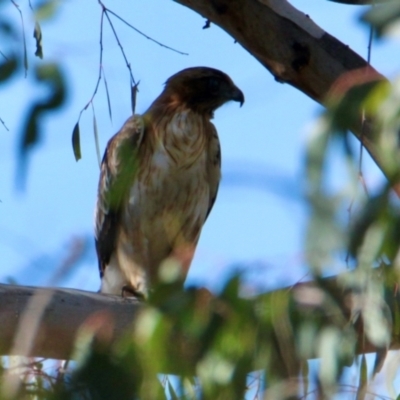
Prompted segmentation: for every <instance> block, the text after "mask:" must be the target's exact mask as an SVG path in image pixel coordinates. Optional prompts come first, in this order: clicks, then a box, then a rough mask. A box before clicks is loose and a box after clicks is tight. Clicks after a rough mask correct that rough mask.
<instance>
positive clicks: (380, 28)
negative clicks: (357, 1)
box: [361, 0, 400, 36]
mask: <svg viewBox="0 0 400 400" xmlns="http://www.w3.org/2000/svg"><path fill="white" fill-rule="evenodd" d="M399 19H400V2H398V1H397V0H391V1H388V2H387V4H382V5H381V6H380V7H374V8H372V9H371V10H369V11H367V12H366V13H365V14H363V15H362V17H361V20H362V21H363V22H366V23H368V24H371V25H373V26H374V28H375V30H376V33H377V35H378V36H382V35H385V34H388V33H390V32H394V31H395V30H397V31H398V30H399V24H400V21H399Z"/></svg>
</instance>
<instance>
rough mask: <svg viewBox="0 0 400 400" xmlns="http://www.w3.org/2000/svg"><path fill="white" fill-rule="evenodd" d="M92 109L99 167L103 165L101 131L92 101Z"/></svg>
mask: <svg viewBox="0 0 400 400" xmlns="http://www.w3.org/2000/svg"><path fill="white" fill-rule="evenodd" d="M92 109H93V133H94V143H95V146H96V154H97V161H98V163H99V167H100V166H101V155H100V145H99V133H98V129H97V120H96V114H95V112H94V107H93V103H92Z"/></svg>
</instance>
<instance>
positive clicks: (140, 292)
mask: <svg viewBox="0 0 400 400" xmlns="http://www.w3.org/2000/svg"><path fill="white" fill-rule="evenodd" d="M229 100H235V101H239V102H240V103H241V104H242V103H243V101H244V97H243V94H242V92H241V91H240V90H239V89H238V88H237V87H236V86H235V85H234V84H233V82H232V80H231V79H230V78H229V77H228V76H227V75H226V74H224V73H223V72H221V71H218V70H215V69H212V68H206V67H195V68H188V69H185V70H183V71H180V72H178V73H177V74H175V75H173V76H172V77H171V78H169V79H168V80H167V82H166V84H165V88H164V91H163V92H162V93H161V94H160V96H159V97H158V98H157V99H156V100H155V101H154V102H153V104H152V105H151V106H150V107H149V109H148V110H147V111H146V112H145V113H144V114H143V115H134V116H132V117H130V118H129V119H128V120H127V122H126V123H125V124H124V126H123V127H122V129H121V130H120V131H119V132H118V133H117V134H116V135H115V136H113V137H112V138H111V139H110V141H109V142H108V145H107V148H106V151H105V154H104V157H103V161H102V164H101V174H100V181H99V189H98V198H97V205H96V215H95V238H96V250H97V256H98V260H99V269H100V276H101V278H102V283H101V292H103V293H112V294H121V293H122V291H127V292H129V293H131V294H133V295H136V296H139V297H141V296H144V297H146V295H147V293H148V290H149V287H151V285H154V283H155V282H156V281H157V279H158V268H159V266H160V264H161V263H162V261H163V260H165V259H166V258H168V257H174V258H175V259H176V260H177V261H178V262H179V263H180V264H181V266H182V268H183V273H184V274H185V275H186V273H187V271H188V268H189V266H190V262H191V260H192V258H193V254H194V250H195V247H196V244H197V242H198V240H199V236H200V232H201V229H202V227H203V224H204V222H205V220H206V218H207V216H208V214H209V213H210V211H211V208H212V206H213V204H214V201H215V198H216V196H217V191H218V185H219V181H220V174H221V172H220V165H221V153H220V145H219V140H218V135H217V131H216V129H215V127H214V125H213V124H212V123H211V122H210V119H211V118H212V117H213V112H214V111H215V110H216V109H217V108H218V107H219V106H221V105H222V104H224V103H225V102H227V101H229Z"/></svg>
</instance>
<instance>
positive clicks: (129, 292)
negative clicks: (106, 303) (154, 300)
mask: <svg viewBox="0 0 400 400" xmlns="http://www.w3.org/2000/svg"><path fill="white" fill-rule="evenodd" d="M121 297H135V298H136V299H138V300H139V301H144V300H145V296H144V294H143V293H142V292H140V291H139V290H136V289H135V288H133V287H132V286H129V285H124V286H122V289H121Z"/></svg>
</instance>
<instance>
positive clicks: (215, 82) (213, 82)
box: [208, 78, 220, 91]
mask: <svg viewBox="0 0 400 400" xmlns="http://www.w3.org/2000/svg"><path fill="white" fill-rule="evenodd" d="M219 84H220V80H219V79H217V78H209V79H208V87H209V89H210V90H212V91H215V90H217V89H218V88H219Z"/></svg>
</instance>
